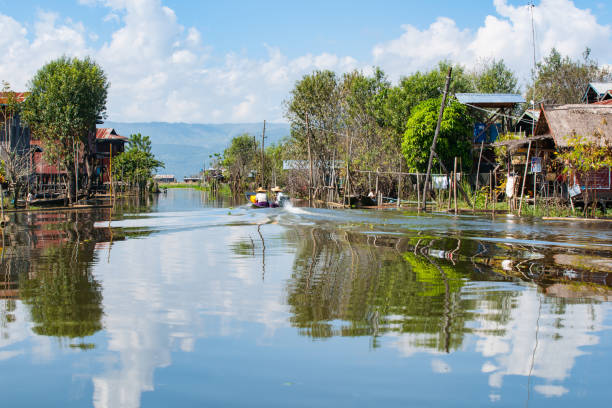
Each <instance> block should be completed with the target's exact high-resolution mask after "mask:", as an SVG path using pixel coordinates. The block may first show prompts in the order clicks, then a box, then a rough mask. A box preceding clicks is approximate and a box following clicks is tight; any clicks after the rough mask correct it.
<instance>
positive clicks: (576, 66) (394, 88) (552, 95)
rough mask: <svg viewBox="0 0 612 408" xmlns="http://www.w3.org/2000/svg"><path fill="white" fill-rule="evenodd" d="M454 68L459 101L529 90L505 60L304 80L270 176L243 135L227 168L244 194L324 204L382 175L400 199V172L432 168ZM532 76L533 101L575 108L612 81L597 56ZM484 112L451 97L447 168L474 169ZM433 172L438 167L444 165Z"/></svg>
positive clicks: (545, 66)
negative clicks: (281, 188) (269, 191)
mask: <svg viewBox="0 0 612 408" xmlns="http://www.w3.org/2000/svg"><path fill="white" fill-rule="evenodd" d="M449 67H452V69H453V75H452V82H451V84H450V89H449V92H450V94H451V95H454V94H456V93H461V92H478V93H520V92H521V91H522V88H521V87H520V86H519V80H518V76H517V73H516V72H514V71H513V70H512V69H511V68H509V67H508V65H507V64H506V63H505V62H504V60H495V59H491V60H482V61H480V62H479V63H478V64H477V66H476V67H475V68H473V69H467V68H465V67H464V66H462V65H459V64H454V63H452V62H451V61H440V62H439V63H438V65H437V66H436V67H435V68H432V69H430V70H426V71H417V72H414V73H412V74H410V75H407V76H404V77H401V78H400V80H399V81H398V83H397V84H392V83H391V81H390V80H389V79H388V77H387V75H386V74H385V73H384V71H382V70H381V69H380V68H375V69H373V70H372V72H371V73H364V72H363V71H352V72H348V73H344V74H337V73H335V72H333V71H329V70H317V71H313V72H312V73H310V74H307V75H304V76H303V77H302V78H301V79H300V80H298V81H297V82H296V84H295V86H294V87H293V89H292V90H291V92H290V94H289V97H288V98H287V100H286V101H285V102H284V111H285V118H286V119H287V121H288V122H289V124H290V134H289V135H288V136H287V137H286V138H285V139H284V140H282V141H281V142H280V143H279V144H277V145H274V146H270V147H268V148H267V149H266V152H265V155H264V158H265V159H264V160H265V166H266V167H264V168H263V170H264V175H263V176H262V177H260V178H253V177H251V178H248V175H249V173H250V171H251V170H253V169H259V168H260V167H261V166H260V163H259V161H260V153H258V152H260V149H261V144H260V143H258V140H257V138H255V137H254V136H252V135H248V134H245V135H241V136H238V137H236V138H234V139H233V140H232V141H231V143H230V145H229V147H228V148H227V149H226V150H225V151H224V152H223V154H222V155H221V157H220V159H219V164H221V165H223V166H225V167H226V169H227V170H228V173H229V177H230V179H231V180H232V189H233V190H235V191H241V190H243V189H245V188H250V187H252V186H254V185H257V184H259V185H264V186H269V185H271V183H273V182H275V184H285V185H286V186H287V187H288V189H290V190H291V191H292V192H293V193H294V194H298V195H299V194H301V195H303V196H306V195H308V191H307V189H308V186H309V185H310V184H311V183H312V194H313V196H314V198H315V199H325V198H326V197H328V196H327V194H328V193H329V190H330V188H331V189H336V190H337V189H338V186H340V185H342V187H344V188H345V189H348V192H349V194H354V195H365V194H367V192H368V190H370V189H371V188H372V184H373V181H372V174H374V172H375V173H378V174H377V178H378V186H379V190H380V191H382V192H383V193H385V194H393V191H395V190H394V189H395V188H396V187H397V185H396V183H397V180H396V179H397V177H396V176H393V175H392V174H390V173H391V172H398V171H400V170H401V171H403V172H424V171H425V170H426V167H427V160H428V157H429V147H430V145H431V142H432V140H433V135H434V131H435V126H436V122H437V117H438V112H439V109H440V104H441V94H442V90H443V88H444V84H445V79H446V75H447V72H448V69H449ZM533 78H534V80H533V82H532V83H531V85H530V86H528V87H526V88H525V89H524V92H525V94H526V96H527V97H526V98H525V99H526V100H528V101H529V100H530V99H532V98H534V99H535V100H536V102H543V103H547V104H566V103H580V99H581V97H582V94H583V92H584V89H585V87H586V84H587V83H589V82H591V81H603V80H609V79H611V75H610V71H609V70H607V69H606V68H605V67H602V66H600V65H598V63H597V62H596V61H594V60H593V59H592V58H591V56H590V50H589V49H587V50H586V51H585V53H584V55H583V58H582V59H572V58H570V57H567V56H562V55H561V54H560V53H559V52H558V51H557V50H556V49H553V50H552V51H551V52H550V54H549V55H548V56H546V57H545V58H544V59H543V60H542V61H541V62H540V63H538V64H537V66H536V67H535V70H534V72H533ZM528 106H529V104H526V105H525V106H521V107H520V110H523V109H525V108H527V107H528ZM516 113H517V114H518V113H519V111H517V112H516ZM485 115H486V112H482V111H479V110H475V109H471V108H468V107H467V106H465V105H462V104H460V103H458V102H457V101H456V100H455V99H454V98H449V100H448V101H447V106H446V109H445V111H444V116H443V119H442V123H441V129H440V137H439V140H438V146H437V153H438V155H439V157H440V159H441V160H442V161H443V164H444V165H445V166H446V167H447V168H452V161H453V158H454V157H458V158H461V161H462V166H463V170H464V171H465V170H469V169H470V165H471V163H472V150H471V148H472V132H473V128H472V126H473V124H474V122H478V121H483V120H484V118H485ZM309 152H310V153H309ZM309 157H310V158H311V159H312V163H313V166H312V168H313V171H312V173H313V174H312V181H311V180H310V168H309V167H310V165H309V163H307V162H308V161H309ZM283 160H292V161H293V163H294V167H296V168H299V170H301V171H282V161H283ZM436 160H437V159H436ZM434 168H435V169H436V168H438V163H437V162H436V161H434ZM273 173H274V174H273ZM273 179H276V180H273Z"/></svg>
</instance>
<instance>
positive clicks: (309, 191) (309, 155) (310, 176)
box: [306, 113, 312, 207]
mask: <svg viewBox="0 0 612 408" xmlns="http://www.w3.org/2000/svg"><path fill="white" fill-rule="evenodd" d="M306 137H307V139H308V161H309V163H310V171H309V174H308V205H309V206H310V207H312V152H311V150H310V125H309V123H308V113H307V114H306Z"/></svg>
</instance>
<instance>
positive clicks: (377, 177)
mask: <svg viewBox="0 0 612 408" xmlns="http://www.w3.org/2000/svg"><path fill="white" fill-rule="evenodd" d="M376 197H378V167H377V168H376ZM378 205H380V203H378Z"/></svg>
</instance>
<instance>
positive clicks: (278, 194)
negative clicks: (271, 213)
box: [272, 186, 289, 205]
mask: <svg viewBox="0 0 612 408" xmlns="http://www.w3.org/2000/svg"><path fill="white" fill-rule="evenodd" d="M272 192H274V193H276V204H278V205H283V201H287V200H289V196H288V195H287V194H285V193H283V189H282V188H280V187H279V186H276V187H274V188H273V189H272Z"/></svg>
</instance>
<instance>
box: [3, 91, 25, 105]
mask: <svg viewBox="0 0 612 408" xmlns="http://www.w3.org/2000/svg"><path fill="white" fill-rule="evenodd" d="M10 93H11V92H0V105H5V104H6V103H7V102H8V98H9V94H10ZM12 93H14V94H15V98H16V99H17V102H20V103H21V102H23V101H25V98H26V97H27V96H28V95H29V94H30V93H29V92H12Z"/></svg>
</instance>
